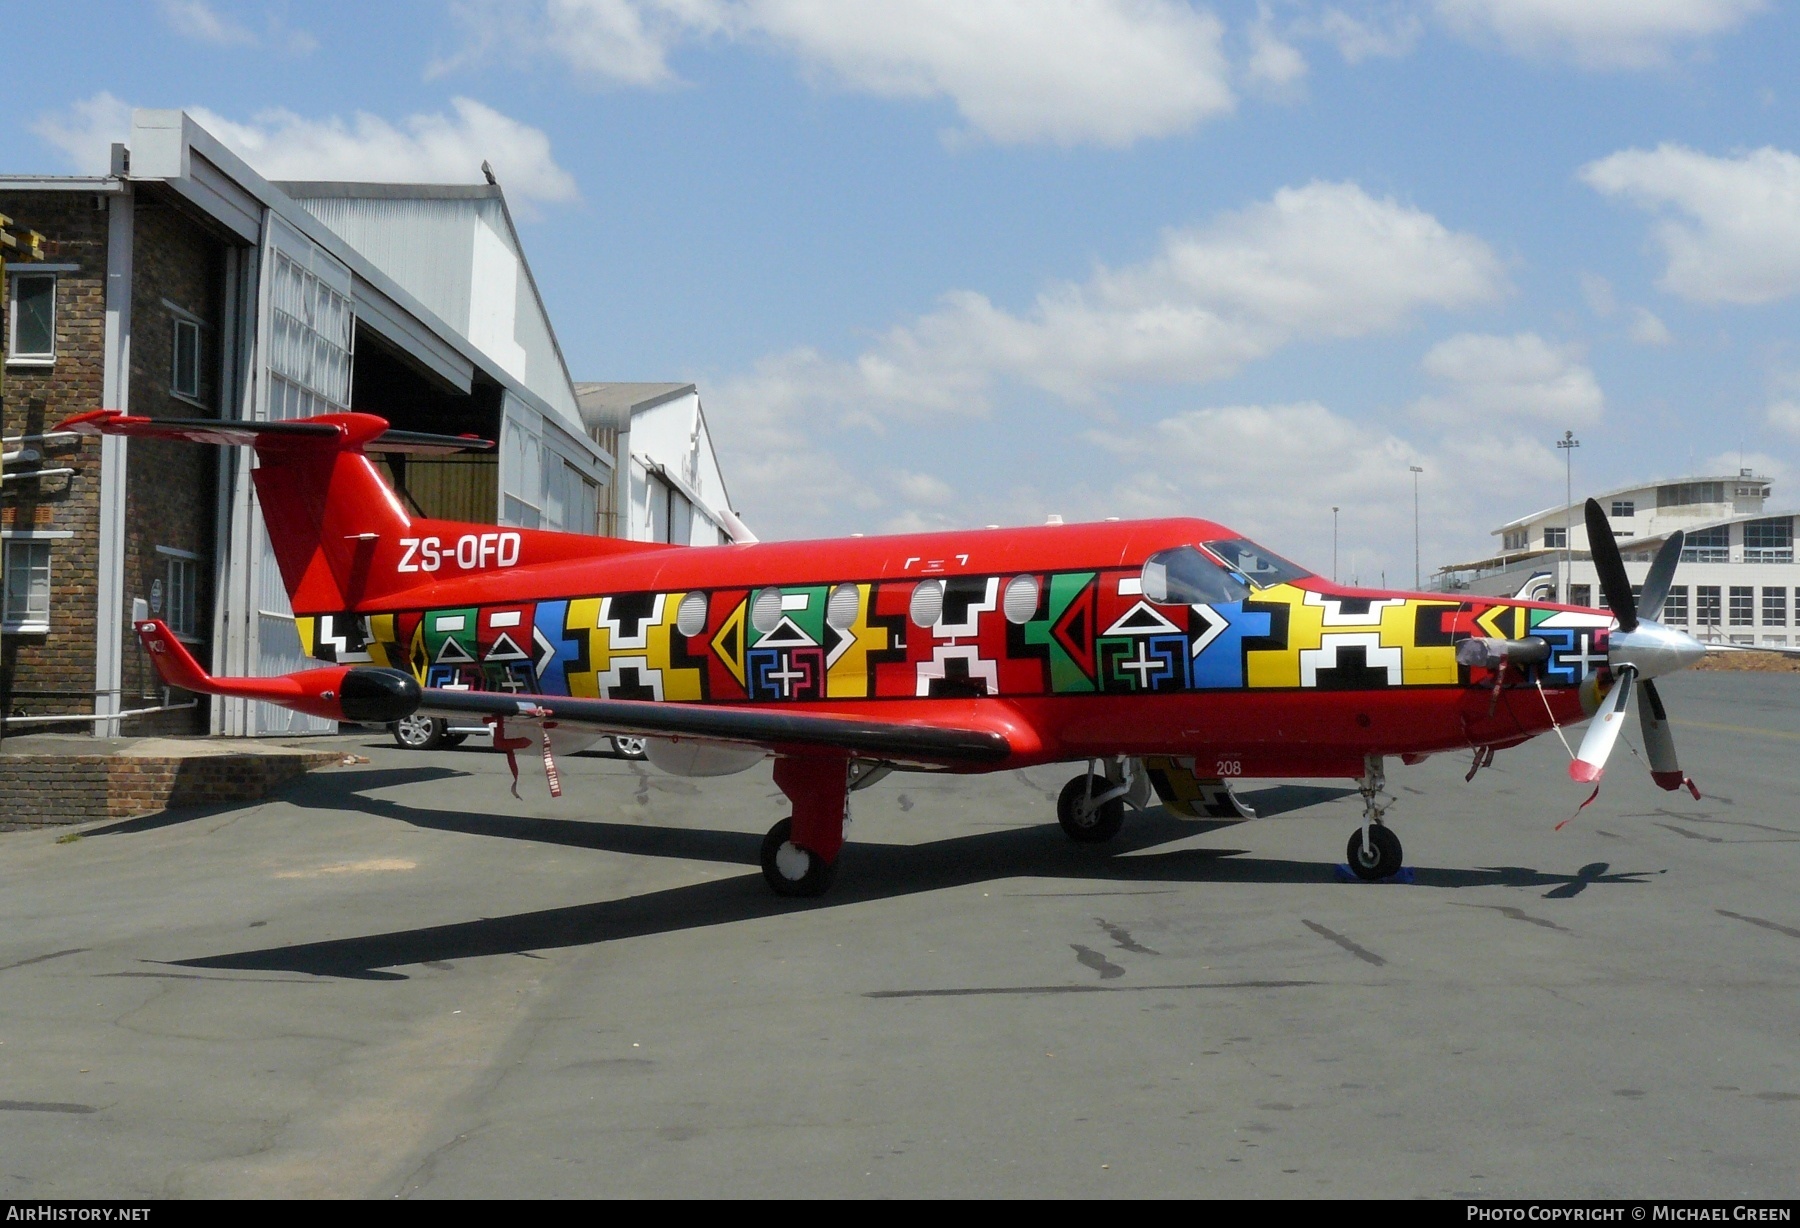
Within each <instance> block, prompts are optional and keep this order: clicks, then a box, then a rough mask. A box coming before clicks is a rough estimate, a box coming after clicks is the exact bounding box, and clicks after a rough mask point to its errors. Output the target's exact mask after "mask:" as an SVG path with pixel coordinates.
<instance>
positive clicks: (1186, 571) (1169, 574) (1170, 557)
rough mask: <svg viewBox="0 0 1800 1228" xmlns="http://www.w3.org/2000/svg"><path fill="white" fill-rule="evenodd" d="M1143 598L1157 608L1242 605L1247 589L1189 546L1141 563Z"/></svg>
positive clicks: (1248, 593) (1177, 548)
mask: <svg viewBox="0 0 1800 1228" xmlns="http://www.w3.org/2000/svg"><path fill="white" fill-rule="evenodd" d="M1142 584H1143V590H1144V596H1145V597H1147V598H1149V599H1150V600H1151V601H1154V602H1155V603H1156V604H1158V605H1215V604H1223V603H1226V602H1232V601H1242V600H1243V599H1244V598H1245V597H1248V596H1249V595H1250V586H1249V585H1248V584H1245V583H1244V582H1243V581H1242V580H1241V579H1239V578H1238V577H1236V576H1234V575H1232V574H1231V573H1230V572H1229V571H1226V570H1225V569H1224V568H1223V567H1221V566H1219V565H1218V563H1216V562H1214V561H1213V560H1212V559H1209V558H1207V557H1206V556H1205V555H1204V554H1202V553H1200V551H1198V550H1196V549H1195V548H1194V547H1192V546H1176V547H1174V548H1173V549H1170V550H1159V551H1157V552H1156V553H1155V554H1153V555H1151V556H1150V557H1149V559H1148V560H1146V562H1145V563H1144V571H1143V576H1142Z"/></svg>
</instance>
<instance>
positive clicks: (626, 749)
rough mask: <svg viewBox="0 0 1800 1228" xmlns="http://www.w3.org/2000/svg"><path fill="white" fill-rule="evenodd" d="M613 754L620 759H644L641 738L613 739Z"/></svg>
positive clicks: (642, 740)
mask: <svg viewBox="0 0 1800 1228" xmlns="http://www.w3.org/2000/svg"><path fill="white" fill-rule="evenodd" d="M612 744H613V753H614V754H615V755H617V756H618V757H619V758H621V759H642V758H643V757H644V739H643V738H625V737H614V738H613V740H612Z"/></svg>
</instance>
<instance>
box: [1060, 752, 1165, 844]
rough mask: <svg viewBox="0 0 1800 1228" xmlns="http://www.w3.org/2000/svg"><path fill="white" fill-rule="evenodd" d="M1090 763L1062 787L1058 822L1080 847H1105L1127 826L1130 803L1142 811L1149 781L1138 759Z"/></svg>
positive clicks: (1123, 758)
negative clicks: (1101, 766) (1101, 764)
mask: <svg viewBox="0 0 1800 1228" xmlns="http://www.w3.org/2000/svg"><path fill="white" fill-rule="evenodd" d="M1100 763H1101V761H1100V760H1097V759H1090V760H1088V770H1087V771H1085V772H1083V773H1082V774H1081V775H1079V776H1077V777H1075V779H1073V780H1071V781H1070V782H1069V783H1068V784H1066V785H1064V786H1063V790H1062V793H1061V794H1060V795H1059V796H1058V797H1057V799H1056V821H1057V822H1058V823H1061V824H1062V829H1063V831H1064V832H1065V833H1066V834H1067V835H1068V837H1069V839H1071V840H1073V841H1075V842H1076V843H1077V844H1104V843H1106V841H1108V840H1111V839H1112V838H1113V837H1114V836H1116V835H1118V834H1119V829H1120V828H1122V827H1123V826H1125V807H1126V805H1127V804H1129V805H1131V806H1132V807H1133V808H1135V809H1138V810H1142V809H1143V807H1144V803H1145V801H1147V800H1148V798H1149V792H1150V780H1149V777H1148V776H1147V775H1145V773H1144V768H1143V765H1142V764H1141V763H1139V762H1138V761H1137V760H1136V759H1131V758H1126V757H1120V758H1116V759H1108V760H1106V761H1105V766H1104V768H1103V769H1102V771H1100V772H1097V771H1095V770H1094V769H1095V767H1096V766H1097V765H1099V764H1100Z"/></svg>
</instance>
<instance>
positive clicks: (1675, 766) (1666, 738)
mask: <svg viewBox="0 0 1800 1228" xmlns="http://www.w3.org/2000/svg"><path fill="white" fill-rule="evenodd" d="M1638 721H1639V722H1640V723H1641V724H1642V725H1643V727H1644V757H1645V758H1647V759H1649V760H1650V776H1651V779H1653V780H1655V781H1656V783H1657V784H1658V785H1660V786H1662V787H1663V788H1665V789H1670V790H1674V789H1679V788H1681V787H1682V786H1683V785H1686V786H1687V787H1688V790H1689V791H1690V792H1691V793H1693V795H1694V800H1695V801H1698V800H1699V799H1700V790H1699V789H1698V788H1697V787H1696V786H1695V785H1694V783H1693V782H1692V781H1690V780H1689V779H1688V778H1687V776H1686V775H1685V774H1684V773H1683V772H1682V770H1681V764H1680V762H1679V761H1678V760H1677V759H1676V758H1675V735H1674V734H1673V733H1671V732H1670V731H1669V712H1668V709H1666V708H1664V707H1663V701H1662V696H1661V695H1660V694H1658V693H1657V690H1656V683H1655V682H1654V681H1653V680H1651V679H1649V678H1646V679H1644V698H1643V699H1642V700H1640V701H1639V702H1638Z"/></svg>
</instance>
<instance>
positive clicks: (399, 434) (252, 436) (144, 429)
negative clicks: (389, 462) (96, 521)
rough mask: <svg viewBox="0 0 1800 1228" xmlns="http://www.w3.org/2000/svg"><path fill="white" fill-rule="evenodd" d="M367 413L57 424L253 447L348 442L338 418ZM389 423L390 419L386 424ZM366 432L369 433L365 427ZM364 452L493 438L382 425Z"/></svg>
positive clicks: (481, 447) (86, 419) (446, 448)
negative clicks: (272, 419)
mask: <svg viewBox="0 0 1800 1228" xmlns="http://www.w3.org/2000/svg"><path fill="white" fill-rule="evenodd" d="M340 416H341V417H346V418H348V417H351V416H354V417H358V418H366V419H369V421H371V422H381V419H379V418H373V417H372V416H371V415H367V414H357V415H331V417H330V418H302V419H300V420H298V421H291V422H232V421H221V420H219V419H216V418H145V417H142V416H139V415H132V414H124V413H120V412H119V411H118V410H116V409H95V410H90V411H88V412H87V413H83V414H76V415H75V416H74V417H71V418H67V419H64V420H63V421H62V422H60V423H58V424H57V427H56V429H57V430H58V431H72V432H74V433H76V434H78V435H123V436H126V437H127V438H135V439H185V440H187V441H188V442H189V443H209V444H213V445H215V446H217V447H225V448H230V447H242V448H254V447H258V446H260V445H263V444H265V443H280V442H282V441H292V442H296V443H304V442H311V441H317V442H320V443H323V442H325V441H327V440H340V441H348V440H349V439H350V437H351V436H350V431H349V430H348V429H346V425H345V424H344V423H342V422H338V421H335V420H334V419H336V418H338V417H340ZM382 425H383V427H384V428H385V426H386V423H382ZM365 433H366V432H365ZM361 446H362V449H363V451H365V452H379V453H389V452H407V453H413V454H420V455H428V456H442V455H448V454H450V453H453V452H486V451H490V450H491V449H492V448H493V446H494V443H493V441H492V440H491V439H481V438H478V437H477V436H474V435H432V434H428V433H426V432H424V431H393V430H386V429H383V430H381V431H379V433H376V434H373V435H372V436H370V437H368V438H367V439H364V440H362V441H361Z"/></svg>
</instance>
